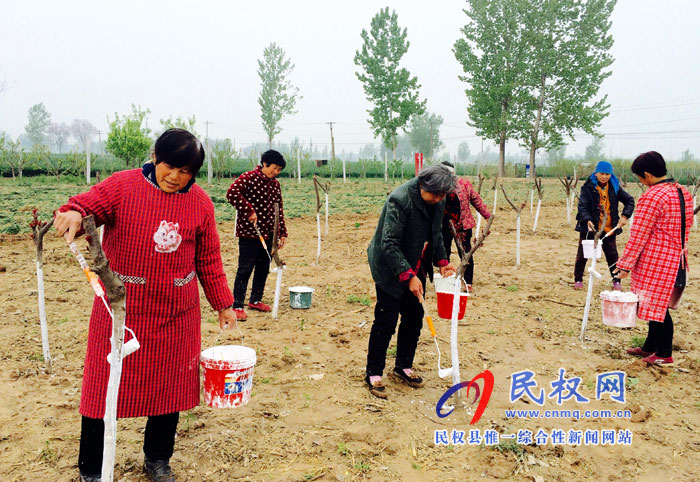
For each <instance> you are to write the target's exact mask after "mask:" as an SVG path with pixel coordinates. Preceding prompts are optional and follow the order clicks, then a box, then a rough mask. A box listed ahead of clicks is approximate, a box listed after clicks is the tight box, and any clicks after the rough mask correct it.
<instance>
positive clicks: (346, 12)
mask: <svg viewBox="0 0 700 482" xmlns="http://www.w3.org/2000/svg"><path fill="white" fill-rule="evenodd" d="M387 4H388V6H389V7H390V8H391V9H395V10H396V12H397V13H398V19H399V23H400V25H401V26H403V27H407V28H408V39H409V41H410V43H411V46H410V48H409V51H408V53H407V54H406V55H405V56H404V65H405V66H406V67H407V68H408V69H409V70H410V71H411V73H412V74H413V75H416V76H417V77H418V79H419V82H420V83H421V85H422V87H421V95H422V96H423V97H425V98H427V99H428V110H429V111H431V112H435V113H437V114H439V115H441V116H442V117H443V118H444V120H445V124H444V126H443V129H442V136H443V138H444V139H445V143H446V147H447V149H448V150H450V151H452V152H453V153H455V152H456V147H457V145H458V144H459V143H460V142H462V141H464V140H466V141H468V142H469V144H470V148H471V151H472V153H475V152H477V151H478V150H479V149H480V140H479V139H478V138H477V137H476V136H475V135H474V130H473V129H472V128H469V127H468V126H467V125H466V121H467V110H466V108H467V102H466V98H465V95H464V88H465V85H464V84H463V83H462V82H461V81H460V80H459V79H458V78H457V76H458V75H459V74H460V73H461V66H460V65H459V64H458V63H457V61H456V60H455V58H454V55H453V53H452V46H453V44H454V42H455V40H456V39H457V38H458V37H459V36H460V32H459V29H460V27H461V26H463V25H464V23H465V21H466V16H465V15H464V13H463V12H462V8H463V6H464V5H465V3H464V2H460V1H437V2H425V1H416V0H401V1H398V0H393V1H389V2H374V1H368V0H355V1H352V2H341V1H332V0H325V1H321V0H318V1H316V0H314V1H311V0H308V1H307V0H297V1H294V2H292V1H288V0H287V1H279V0H263V1H257V2H250V1H249V2H239V1H234V0H228V1H224V0H221V1H214V0H200V1H198V2H194V1H182V0H169V1H151V0H140V1H135V0H120V1H118V2H117V1H95V0H71V1H63V2H62V1H51V0H46V1H39V0H18V1H15V0H1V2H0V79H2V75H3V74H4V75H6V76H7V81H8V84H9V86H10V88H9V89H7V90H6V91H5V92H3V93H1V94H0V131H7V132H9V133H10V134H11V135H13V136H17V135H19V134H20V133H22V132H23V130H24V125H25V124H26V121H27V110H28V109H29V107H30V106H31V105H32V104H35V103H38V102H44V104H45V105H46V107H47V108H48V110H49V111H50V112H51V114H52V120H54V121H57V122H66V123H69V124H70V122H71V121H72V120H73V119H75V118H85V119H88V120H89V121H91V122H92V123H93V124H94V125H95V126H97V127H98V129H100V130H101V131H102V132H103V138H104V132H105V131H106V130H107V116H108V115H109V116H110V117H111V118H113V116H114V113H115V112H118V113H120V114H123V113H127V112H128V111H130V105H131V103H136V104H139V105H141V106H142V107H144V108H149V109H150V110H151V112H152V113H151V115H150V116H149V126H151V127H153V126H158V125H159V123H158V121H159V119H161V118H165V117H168V116H170V115H172V116H174V117H177V116H190V115H192V114H195V115H196V117H197V121H198V126H197V129H198V131H199V132H200V133H201V134H203V133H204V131H205V126H204V121H205V120H209V121H210V122H211V124H210V126H209V135H210V137H214V138H224V137H229V138H232V139H235V141H236V145H237V146H239V147H240V146H245V145H249V144H250V143H252V142H260V141H264V140H265V138H266V137H265V134H264V132H263V130H262V127H261V123H260V110H259V107H258V104H257V97H258V93H259V78H258V75H257V62H256V61H257V59H259V58H260V57H261V56H262V52H263V49H264V48H265V46H267V45H268V44H269V43H270V42H276V43H277V44H279V45H280V46H282V47H283V48H284V49H285V50H286V52H287V55H288V56H289V57H290V58H291V59H292V61H293V62H294V64H295V65H296V68H295V70H294V72H293V74H292V77H291V79H292V81H293V83H294V84H296V85H297V86H298V87H299V89H300V93H301V95H302V96H303V99H302V100H301V101H300V102H299V103H298V113H297V114H296V115H293V116H290V117H287V118H285V119H284V120H283V122H282V128H283V131H282V133H281V134H280V135H279V136H278V138H277V139H278V140H281V141H287V140H291V139H292V138H294V137H299V138H300V139H301V140H302V141H303V142H304V143H306V144H308V142H309V141H310V140H311V139H313V143H314V144H319V145H321V144H324V143H330V136H329V132H328V126H327V125H326V124H325V123H326V122H328V121H334V122H336V124H335V126H334V134H335V138H336V151H337V153H340V152H341V151H342V150H343V149H345V150H346V151H357V150H359V148H360V147H361V146H362V145H363V144H365V143H369V142H374V140H373V135H372V133H371V131H370V129H369V127H368V125H367V113H366V110H367V109H368V108H369V104H368V102H367V100H366V99H365V96H364V93H363V91H362V86H361V84H360V82H359V80H357V78H356V77H355V71H356V67H355V65H354V63H353V56H354V54H355V51H356V50H357V49H359V48H360V46H361V43H362V41H361V38H360V32H361V30H362V29H363V28H369V24H370V20H371V18H372V16H373V15H374V14H375V13H377V11H378V10H379V9H380V8H381V7H383V6H385V5H387ZM699 18H700V2H697V1H695V0H667V1H658V0H619V1H618V4H617V7H616V9H615V12H614V14H613V25H612V34H613V37H614V40H615V44H614V47H613V49H612V54H613V56H614V58H615V62H614V64H613V65H612V72H613V74H612V76H611V77H610V78H608V79H607V80H606V81H605V82H604V84H603V88H602V93H604V94H608V98H609V101H610V104H611V112H610V116H609V117H608V118H607V119H606V120H605V121H604V122H603V125H602V127H601V130H602V132H603V133H605V134H607V135H606V138H605V146H606V147H605V150H606V153H607V154H612V155H613V156H620V155H623V156H625V157H633V156H635V155H636V154H638V153H639V152H642V151H646V150H650V149H655V150H658V151H660V152H661V153H662V154H664V155H665V156H666V157H667V158H670V159H673V158H675V157H678V156H680V153H681V152H682V151H683V150H685V149H687V148H690V150H691V151H692V152H693V153H694V154H695V155H696V156H698V157H700V91H699V90H700V50H699V48H698V47H699V46H700V28H698V19H699ZM590 142H591V139H590V137H588V136H585V135H582V136H581V137H580V138H578V139H577V142H575V143H572V144H571V145H570V146H569V147H568V148H567V154H572V153H583V151H584V148H585V146H586V145H588V144H589V143H590ZM485 145H486V144H485ZM509 150H510V152H516V151H520V149H519V148H518V147H517V146H515V145H513V146H509Z"/></svg>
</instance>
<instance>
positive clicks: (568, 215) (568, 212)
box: [566, 195, 571, 224]
mask: <svg viewBox="0 0 700 482" xmlns="http://www.w3.org/2000/svg"><path fill="white" fill-rule="evenodd" d="M566 224H571V198H569V196H568V195H567V196H566Z"/></svg>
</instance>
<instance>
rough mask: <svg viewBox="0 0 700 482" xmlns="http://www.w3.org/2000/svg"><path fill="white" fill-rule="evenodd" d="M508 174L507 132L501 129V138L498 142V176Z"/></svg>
mask: <svg viewBox="0 0 700 482" xmlns="http://www.w3.org/2000/svg"><path fill="white" fill-rule="evenodd" d="M505 176H506V132H505V131H501V139H500V142H499V143H498V177H505Z"/></svg>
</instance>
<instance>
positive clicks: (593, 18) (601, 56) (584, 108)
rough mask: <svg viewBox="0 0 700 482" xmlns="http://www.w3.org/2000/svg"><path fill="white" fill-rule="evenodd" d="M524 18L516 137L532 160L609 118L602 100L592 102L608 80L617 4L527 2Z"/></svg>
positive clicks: (611, 0) (599, 1) (600, 0)
mask: <svg viewBox="0 0 700 482" xmlns="http://www.w3.org/2000/svg"><path fill="white" fill-rule="evenodd" d="M528 1H529V2H530V4H531V8H529V9H528V10H527V12H526V13H525V15H524V22H525V25H526V27H527V28H526V34H525V36H524V40H525V41H526V43H527V45H528V47H529V48H528V50H527V64H528V68H527V69H526V83H527V89H528V92H529V98H528V101H527V102H524V103H522V104H520V105H519V106H518V107H519V109H518V112H517V114H516V116H517V117H518V118H519V122H518V133H517V137H518V140H519V141H520V144H521V145H522V146H523V147H525V148H527V149H529V150H530V165H531V166H532V168H531V169H530V173H531V175H532V176H533V177H534V176H535V169H534V166H535V155H536V154H537V150H538V149H540V148H544V149H546V150H553V149H556V148H557V147H559V146H561V145H563V144H564V136H566V137H570V138H572V139H573V138H574V131H575V130H582V131H584V132H586V133H588V134H593V135H595V134H596V133H597V132H596V129H597V127H598V126H600V122H601V121H602V120H603V119H604V118H605V117H606V116H607V115H608V112H607V110H608V108H609V105H608V104H606V101H607V96H603V97H601V98H599V99H597V100H595V99H596V97H597V96H598V92H599V90H600V86H601V84H602V82H603V80H605V79H606V78H607V77H609V76H610V75H611V72H610V70H607V68H608V67H610V65H611V64H612V62H613V58H612V56H611V55H610V53H609V51H610V48H611V47H612V44H613V39H612V36H611V35H610V34H609V30H610V25H611V23H610V15H611V14H612V11H613V8H614V7H615V3H616V0H588V1H580V0H528Z"/></svg>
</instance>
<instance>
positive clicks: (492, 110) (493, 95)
mask: <svg viewBox="0 0 700 482" xmlns="http://www.w3.org/2000/svg"><path fill="white" fill-rule="evenodd" d="M528 7H529V2H528V1H527V0H468V1H467V8H466V9H465V10H464V13H465V14H466V15H467V17H468V19H469V20H468V23H467V24H466V25H465V26H464V27H463V28H462V34H463V38H460V39H458V40H457V41H456V42H455V44H454V48H453V52H454V54H455V57H456V58H457V61H458V62H459V63H460V64H461V65H462V69H463V70H464V74H465V75H463V76H460V77H459V78H460V79H461V80H462V81H464V82H465V83H466V84H467V86H468V87H467V89H466V90H465V93H466V95H467V100H468V101H469V107H468V108H467V111H468V113H469V121H468V122H467V123H468V124H469V125H470V126H472V127H475V128H476V133H477V135H478V136H480V137H484V138H486V139H490V140H492V141H494V142H495V143H496V144H497V145H498V148H499V157H498V172H499V176H505V156H506V141H508V140H509V139H512V138H513V137H514V135H515V133H516V132H517V131H518V125H517V123H518V121H519V119H518V118H517V117H516V115H515V113H516V112H517V110H518V105H519V104H521V103H522V102H525V101H526V100H527V99H528V95H527V90H526V88H525V78H524V77H525V74H526V69H527V64H526V53H527V49H528V47H527V45H526V43H525V42H524V41H523V36H524V34H525V25H524V22H523V19H524V15H525V13H526V12H527V9H528Z"/></svg>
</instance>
